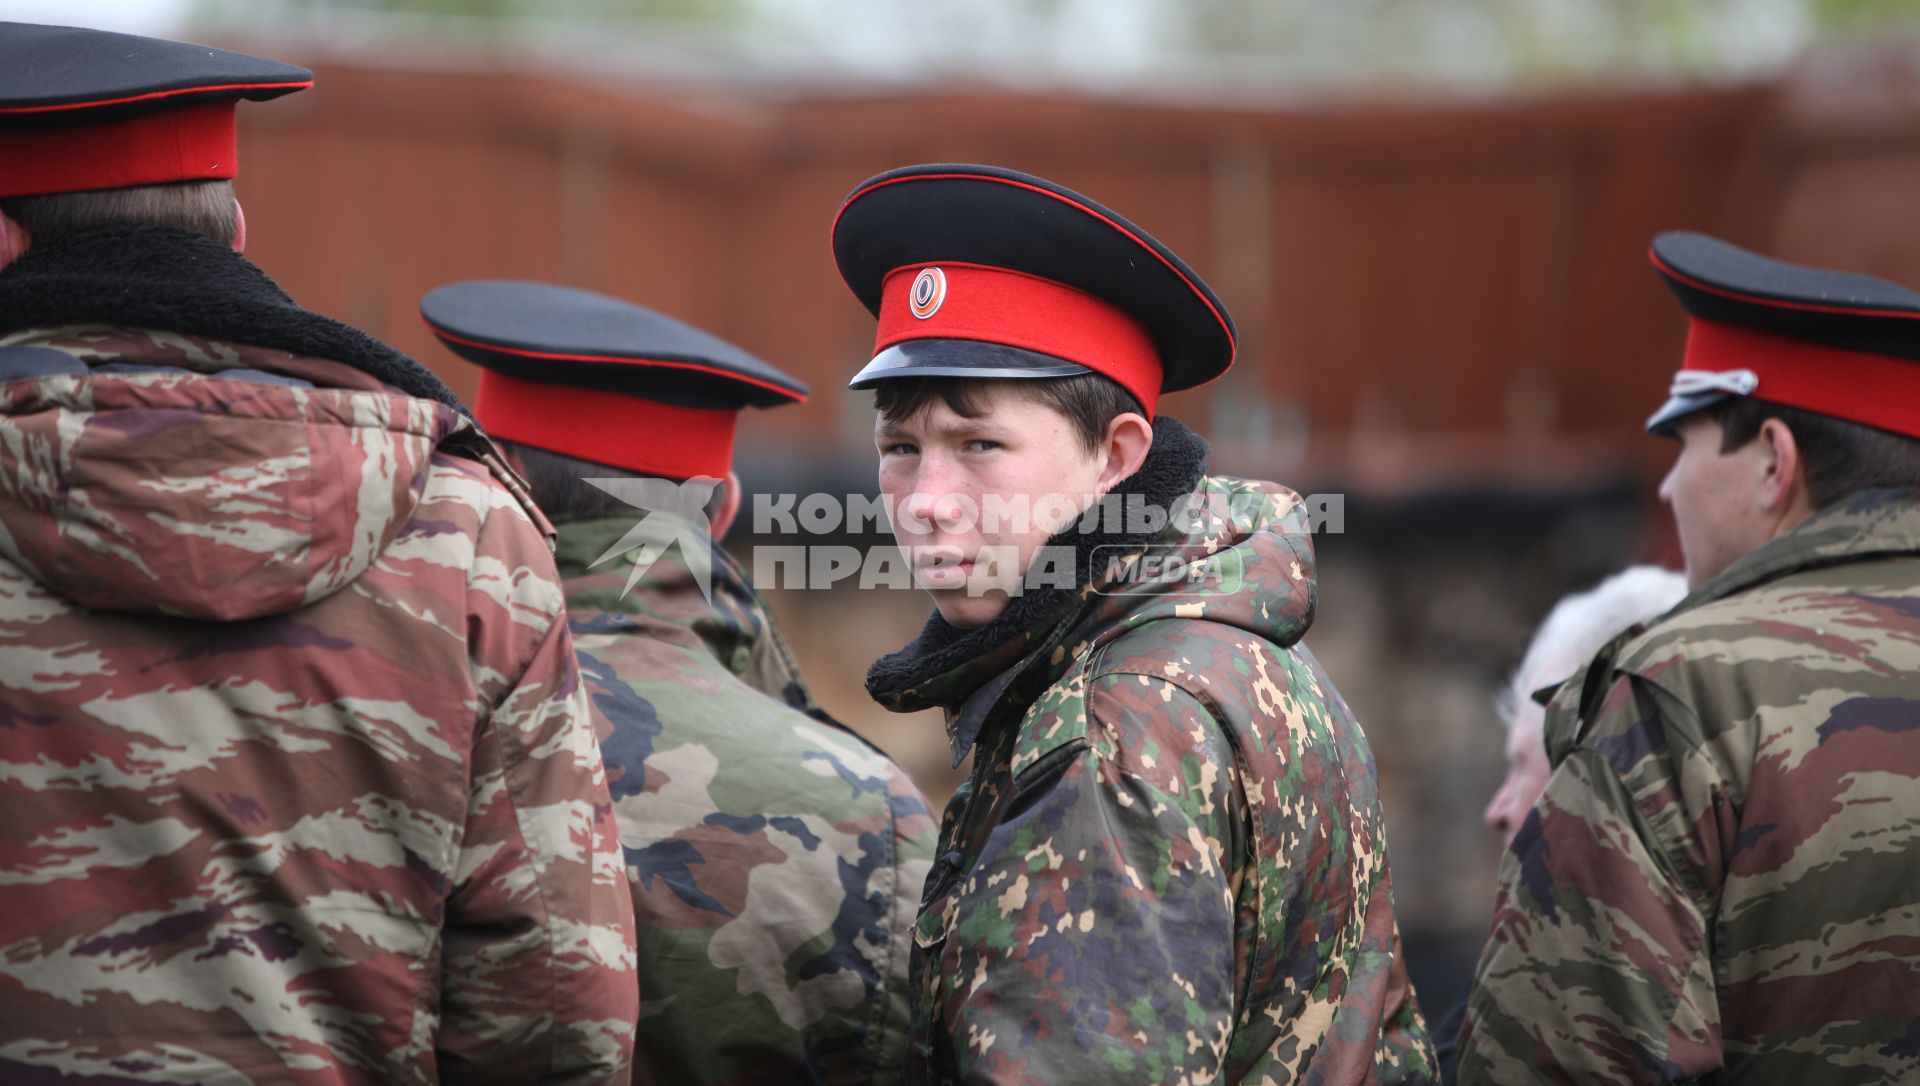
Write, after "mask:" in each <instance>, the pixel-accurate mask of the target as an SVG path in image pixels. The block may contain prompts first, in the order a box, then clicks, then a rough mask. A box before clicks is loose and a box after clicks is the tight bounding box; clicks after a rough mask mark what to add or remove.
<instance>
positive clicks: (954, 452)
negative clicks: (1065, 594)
mask: <svg viewBox="0 0 1920 1086" xmlns="http://www.w3.org/2000/svg"><path fill="white" fill-rule="evenodd" d="M980 403H981V404H982V405H983V406H984V407H985V408H986V411H985V413H984V414H982V415H981V416H980V417H978V418H966V417H964V416H962V415H960V414H958V413H956V412H955V411H954V410H953V409H952V408H950V407H948V406H947V405H946V404H945V403H944V402H941V401H940V400H938V399H935V400H934V401H933V402H932V404H931V405H929V406H928V407H927V409H926V410H925V411H922V412H921V413H920V414H919V415H916V416H914V417H913V418H907V419H887V418H884V417H882V418H880V419H878V420H876V424H875V427H874V442H875V444H876V445H877V446H878V447H879V450H880V490H881V492H882V493H883V494H885V495H886V496H887V497H888V498H889V499H891V501H892V508H893V510H894V516H893V537H894V540H895V541H896V542H898V543H899V544H900V547H901V549H902V550H903V551H905V552H906V554H907V557H908V559H909V560H910V561H911V562H912V563H913V569H914V578H915V582H916V583H917V584H919V585H920V586H921V587H922V588H925V589H926V590H927V591H928V593H930V594H931V595H932V596H933V604H934V606H935V607H936V608H938V609H939V611H940V614H941V616H942V617H944V618H945V619H946V620H947V621H948V622H951V623H953V624H954V625H955V626H961V627H969V626H978V625H981V624H982V623H986V622H991V621H992V620H993V619H995V618H996V617H998V616H999V614H1000V612H1001V611H1003V610H1005V609H1006V606H1007V602H1008V600H1009V598H1010V594H1011V593H1012V592H1015V591H1018V590H1019V587H1020V585H1021V583H1022V580H1023V577H1024V574H1025V572H1026V569H1027V566H1028V565H1029V564H1030V563H1031V562H1032V561H1033V558H1034V555H1035V554H1036V553H1038V551H1039V550H1040V548H1041V546H1042V545H1044V544H1045V543H1046V541H1047V540H1048V539H1049V538H1050V537H1051V536H1053V535H1054V533H1056V532H1058V531H1060V530H1061V529H1062V528H1064V527H1066V526H1067V525H1069V524H1071V523H1072V522H1073V520H1074V519H1075V518H1076V517H1078V516H1079V514H1080V513H1081V512H1082V511H1083V510H1084V509H1086V508H1087V506H1088V504H1089V503H1090V496H1091V495H1092V494H1093V493H1094V488H1095V486H1096V485H1097V484H1098V482H1099V480H1100V474H1101V470H1102V469H1103V468H1104V466H1105V460H1104V458H1102V457H1099V456H1096V455H1093V454H1089V453H1088V452H1087V450H1086V447H1085V446H1083V445H1082V444H1081V443H1080V439H1079V437H1078V435H1076V434H1075V433H1074V431H1073V427H1072V424H1071V423H1069V422H1068V421H1067V418H1066V416H1065V415H1062V414H1061V413H1060V412H1058V411H1056V410H1054V409H1053V408H1051V407H1048V406H1046V405H1045V404H1042V403H1036V402H1034V401H1033V400H1030V399H1027V398H1026V397H1024V396H1021V395H1019V394H1018V393H1016V392H1012V391H1010V390H1008V389H1005V388H1003V387H992V388H989V389H986V390H984V391H983V394H982V396H981V398H980Z"/></svg>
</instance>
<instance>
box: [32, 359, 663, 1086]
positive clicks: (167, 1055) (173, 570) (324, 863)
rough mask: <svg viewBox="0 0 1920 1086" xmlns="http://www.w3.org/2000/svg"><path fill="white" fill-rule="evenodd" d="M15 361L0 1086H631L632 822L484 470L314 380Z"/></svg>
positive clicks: (153, 365) (453, 430) (330, 375)
mask: <svg viewBox="0 0 1920 1086" xmlns="http://www.w3.org/2000/svg"><path fill="white" fill-rule="evenodd" d="M0 347H28V348H31V349H29V350H24V351H0V359H7V358H11V359H12V360H14V361H16V362H17V361H18V360H20V359H22V358H25V359H26V360H27V361H28V364H29V367H30V368H31V366H33V365H46V366H50V367H51V371H50V372H56V375H53V376H41V377H31V378H18V379H14V380H10V381H8V382H7V383H5V384H4V385H0V675H3V676H4V677H5V678H4V683H3V684H0V899H3V900H4V902H5V906H4V908H0V1082H7V1083H56V1082H57V1083H63V1084H80V1083H91V1084H108V1083H112V1084H127V1083H212V1084H220V1086H232V1084H244V1083H298V1084H302V1086H332V1084H349V1083H352V1084H369V1086H371V1084H391V1083H419V1084H427V1083H435V1082H473V1083H479V1082H487V1083H503V1084H504V1083H513V1084H525V1083H572V1084H601V1083H623V1082H626V1081H627V1080H628V1063H629V1060H630V1056H631V1047H632V1037H631V1022H632V1019H633V1016H634V1014H635V1013H636V1006H637V996H636V994H635V989H636V986H637V985H636V980H635V977H634V974H633V942H632V941H633V929H632V912H631V908H630V904H629V900H628V895H627V892H626V882H625V879H624V877H623V870H622V866H621V863H620V854H619V852H618V851H617V848H618V840H617V834H616V830H615V826H614V822H613V817H612V809H611V800H610V797H609V795H608V792H607V786H606V779H605V773H604V771H603V769H602V765H601V760H600V755H599V751H598V748H597V745H596V744H595V742H594V736H593V732H592V730H591V725H590V721H589V719H588V715H587V704H586V700H585V691H584V688H583V687H582V686H581V685H580V683H579V681H578V675H577V672H576V670H575V667H574V664H573V661H572V649H571V644H570V641H569V636H568V632H567V626H566V623H565V622H564V621H562V618H563V615H564V608H563V605H562V597H561V594H560V588H559V584H558V581H557V579H556V576H555V572H554V569H553V564H552V558H551V555H550V553H549V551H548V546H547V541H546V539H545V538H544V536H543V533H542V529H543V527H544V525H545V522H544V521H543V520H541V519H540V518H539V516H538V514H537V513H536V512H535V511H533V510H532V508H531V506H528V505H526V504H525V503H524V502H523V500H521V499H520V498H518V497H516V493H515V490H516V488H517V486H518V484H517V482H515V481H513V480H512V476H511V473H509V472H506V471H505V468H504V466H503V465H501V464H500V462H499V460H498V457H497V455H496V454H494V453H493V452H492V450H491V446H490V445H489V443H487V441H486V440H485V439H484V438H483V437H481V436H480V435H479V434H478V433H477V432H475V431H474V430H473V429H472V427H471V424H470V423H468V422H466V421H465V420H464V419H463V418H461V417H460V416H459V415H457V414H456V413H455V412H453V411H452V410H450V409H448V408H446V407H444V406H441V405H439V404H436V403H431V402H428V401H425V400H420V399H414V398H410V397H406V396H402V395H398V394H395V393H393V392H391V391H388V390H384V389H383V388H382V386H380V385H378V383H377V382H374V381H372V379H371V378H368V377H366V375H364V374H362V373H360V372H358V371H356V370H353V369H351V368H349V367H347V366H345V365H343V364H340V363H335V362H329V361H325V360H319V359H307V358H290V357H288V356H287V355H286V354H285V353H283V352H277V351H264V350H259V349H254V348H248V347H239V346H234V345H230V344H223V343H215V342H209V341H205V340H200V339H194V338H191V337H184V336H177V335H171V334H167V333H158V332H142V331H134V330H124V329H112V328H97V327H86V328H70V329H54V330H48V331H43V332H38V333H13V334H10V335H8V336H7V337H5V338H4V339H0ZM63 369H64V370H65V371H66V372H58V371H60V370H63ZM243 375H244V376H243ZM509 483H511V484H512V485H511V486H510V485H509Z"/></svg>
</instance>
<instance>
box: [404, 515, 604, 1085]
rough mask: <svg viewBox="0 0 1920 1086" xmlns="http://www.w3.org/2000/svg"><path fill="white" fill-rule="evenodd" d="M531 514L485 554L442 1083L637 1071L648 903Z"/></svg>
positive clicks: (477, 586) (448, 945)
mask: <svg viewBox="0 0 1920 1086" xmlns="http://www.w3.org/2000/svg"><path fill="white" fill-rule="evenodd" d="M502 519H503V514H501V513H498V512H496V513H495V515H494V516H493V518H491V520H490V522H489V526H490V527H491V526H492V525H493V524H495V523H497V522H499V521H500V520H502ZM518 527H521V528H524V529H525V530H524V531H518V532H516V533H514V538H513V540H512V544H511V545H510V546H508V547H507V548H506V549H505V550H504V551H503V552H501V553H494V554H489V553H488V548H487V546H486V544H487V543H488V537H487V536H486V535H485V534H484V533H483V535H482V537H481V542H482V547H481V551H480V553H479V554H478V555H477V556H476V559H475V564H474V573H473V583H474V588H473V592H474V594H475V598H474V603H473V608H472V613H473V614H475V615H478V616H483V617H481V618H476V619H473V620H471V621H470V624H469V625H470V630H471V631H472V632H471V637H472V638H473V640H474V642H475V653H476V661H477V665H476V673H477V674H479V675H480V676H482V682H481V683H480V686H481V690H482V695H483V696H487V695H491V696H490V697H487V700H488V701H489V702H490V703H491V704H490V706H489V707H487V708H486V709H485V710H483V711H484V718H483V720H482V722H481V724H480V727H479V730H478V732H477V734H476V736H475V739H474V747H473V767H472V777H471V779H470V781H469V786H468V807H467V823H466V827H465V831H464V834H463V835H462V836H461V839H460V843H459V851H458V855H457V856H456V858H455V865H454V878H453V885H452V886H451V888H450V893H449V898H448V903H447V915H446V921H445V941H444V949H443V956H442V961H441V986H440V987H441V999H442V1008H443V1011H442V1021H441V1032H440V1037H439V1039H438V1048H439V1059H440V1069H441V1075H442V1081H444V1082H448V1083H468V1082H489V1083H491V1082H498V1083H516V1084H518V1083H570V1084H576V1083H577V1084H582V1086H585V1084H595V1086H598V1084H601V1083H625V1082H627V1081H628V1078H629V1074H630V1063H631V1060H632V1047H633V1024H634V1022H635V1020H636V1017H637V1015H638V1010H639V986H638V983H637V979H636V977H635V973H634V927H633V903H632V898H631V896H630V894H629V891H628V890H627V882H626V874H625V870H626V869H625V864H624V862H623V860H622V857H621V853H620V846H619V835H618V831H617V828H616V826H615V823H614V817H613V807H612V803H611V800H610V799H609V797H608V792H607V781H606V773H605V770H604V768H603V766H602V763H601V758H600V749H599V745H598V743H597V741H596V740H595V737H594V734H593V728H592V723H591V717H590V715H589V710H588V705H587V700H586V697H587V695H586V689H585V686H584V684H583V683H581V681H580V677H579V673H578V670H577V668H576V665H575V661H574V654H573V642H572V638H571V636H570V635H569V633H568V629H567V622H566V617H565V610H564V606H563V601H562V600H561V596H560V589H559V585H558V582H557V580H556V578H555V575H554V573H553V565H552V560H551V558H550V557H548V555H547V554H546V552H545V548H544V547H543V546H541V544H542V541H541V539H540V537H539V535H538V533H537V532H535V531H534V530H533V529H532V526H531V525H528V524H525V523H524V522H519V523H518ZM496 542H497V541H496ZM533 548H539V549H538V550H535V549H533ZM489 660H491V661H497V662H498V663H496V664H494V665H493V666H492V667H489V666H488V661H489ZM496 668H497V670H495V669H496ZM489 674H491V676H492V679H491V681H487V679H486V677H487V676H488V675H489Z"/></svg>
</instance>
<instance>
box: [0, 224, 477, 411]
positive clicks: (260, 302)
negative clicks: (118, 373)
mask: <svg viewBox="0 0 1920 1086" xmlns="http://www.w3.org/2000/svg"><path fill="white" fill-rule="evenodd" d="M81 324H104V325H113V326H117V327H123V328H151V329H155V330H158V331H165V332H180V333H184V334H187V335H195V336H205V337H207V338H209V339H217V340H225V341H228V342H231V343H245V344H249V345H252V346H256V347H272V348H276V349H279V350H284V351H288V352H291V353H293V354H296V355H301V356H305V357H309V358H325V359H331V360H333V361H337V362H344V363H346V364H347V365H350V366H352V367H354V368H355V369H358V370H360V371H362V372H364V373H368V374H371V375H373V376H374V377H376V378H379V379H380V380H381V381H382V382H384V383H385V384H387V385H389V386H391V387H393V388H395V389H398V390H399V391H401V392H403V393H405V394H407V395H409V396H417V397H420V398H421V399H426V400H434V401H437V402H439V403H443V404H445V405H447V406H448V407H451V408H453V409H454V410H455V411H458V412H459V413H460V414H461V415H463V416H464V415H466V414H467V408H466V406H465V405H464V404H462V403H461V402H460V400H459V398H458V397H456V396H454V394H453V392H452V391H451V390H449V389H448V388H447V386H446V385H445V384H442V383H441V381H440V379H439V378H438V377H435V376H434V375H433V373H432V372H431V371H429V370H428V369H427V368H426V367H425V366H422V365H421V364H420V363H418V362H416V361H414V360H413V359H411V358H409V357H407V356H406V355H404V354H401V353H400V352H399V351H396V350H394V349H393V348H392V347H389V346H387V345H386V344H385V343H382V342H380V341H379V340H377V339H375V338H373V337H372V336H369V335H367V334H366V333H365V332H362V331H360V330H359V329H356V328H350V327H348V326H347V325H344V324H341V323H340V322H338V321H335V320H331V319H329V318H327V317H323V316H320V315H319V314H318V313H312V312H309V311H307V310H305V309H302V308H300V306H299V305H297V304H295V303H294V300H293V299H292V298H289V297H288V296H287V294H286V292H284V291H282V290H281V289H280V287H279V286H278V285H277V284H275V283H274V281H273V280H272V279H270V278H268V277H267V274H266V273H265V272H263V271H261V270H260V269H259V268H256V267H254V266H253V265H252V264H250V263H248V262H247V260H246V258H244V257H242V256H241V255H240V254H238V253H236V252H234V251H233V250H232V249H231V248H229V247H228V246H225V245H222V244H220V243H219V242H217V241H214V240H213V239H212V238H209V237H205V236H203V235H201V234H196V233H193V232H191V231H187V230H176V229H174V228H172V227H166V226H152V225H144V224H127V223H122V224H114V225H107V226H96V227H90V228H87V229H84V230H77V231H75V232H73V233H71V234H67V235H65V236H62V237H59V238H55V239H54V240H52V241H49V242H45V243H36V244H35V245H33V246H32V247H31V248H29V249H28V250H27V251H26V252H25V253H24V254H23V255H22V256H21V257H20V259H18V260H16V261H14V262H13V263H12V264H11V265H8V266H7V267H6V268H4V269H0V332H17V331H22V330H25V329H29V328H51V327H63V326H68V325H81Z"/></svg>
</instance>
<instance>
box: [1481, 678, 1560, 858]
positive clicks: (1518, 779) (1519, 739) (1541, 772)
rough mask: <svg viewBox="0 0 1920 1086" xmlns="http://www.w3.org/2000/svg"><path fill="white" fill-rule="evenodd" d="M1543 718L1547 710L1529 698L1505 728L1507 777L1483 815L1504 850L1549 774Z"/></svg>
mask: <svg viewBox="0 0 1920 1086" xmlns="http://www.w3.org/2000/svg"><path fill="white" fill-rule="evenodd" d="M1549 681H1550V680H1549ZM1546 715H1547V711H1546V708H1545V707H1544V706H1542V705H1540V704H1539V703H1538V702H1536V701H1534V700H1533V699H1531V698H1529V699H1527V700H1526V701H1523V702H1521V703H1520V704H1519V705H1518V706H1517V707H1515V709H1514V712H1513V721H1512V723H1510V724H1509V725H1508V726H1507V752H1506V753H1507V776H1506V779H1504V780H1502V781H1501V782H1500V790H1499V791H1498V792H1495V793H1494V794H1493V802H1491V803H1489V804H1487V810H1486V813H1485V815H1483V816H1482V817H1484V818H1485V819H1486V823H1487V825H1488V826H1490V827H1492V828H1493V829H1494V831H1495V832H1497V833H1499V834H1500V836H1501V840H1502V843H1503V844H1504V845H1505V847H1507V848H1512V847H1513V835H1514V834H1516V833H1519V832H1520V826H1521V824H1522V823H1524V822H1525V821H1526V820H1527V812H1528V811H1531V810H1533V805H1534V804H1535V803H1538V802H1539V801H1540V793H1541V792H1544V791H1546V788H1547V777H1548V776H1549V775H1551V773H1552V769H1551V767H1549V766H1548V765H1547V751H1546V744H1545V742H1544V740H1543V739H1542V730H1541V729H1542V726H1543V725H1544V724H1545V723H1546Z"/></svg>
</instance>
